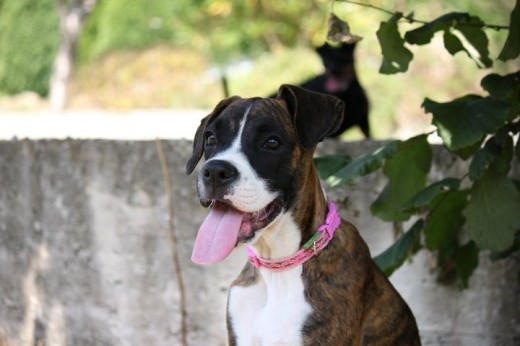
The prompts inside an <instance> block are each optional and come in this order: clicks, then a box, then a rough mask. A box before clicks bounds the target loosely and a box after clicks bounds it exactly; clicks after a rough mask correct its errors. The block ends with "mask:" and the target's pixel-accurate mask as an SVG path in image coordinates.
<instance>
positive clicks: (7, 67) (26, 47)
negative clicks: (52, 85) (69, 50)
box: [0, 0, 59, 95]
mask: <svg viewBox="0 0 520 346" xmlns="http://www.w3.org/2000/svg"><path fill="white" fill-rule="evenodd" d="M58 43H59V32H58V18H57V12H56V8H55V0H38V1H33V0H3V1H2V2H0V52H1V54H0V91H1V92H4V93H7V94H16V93H19V92H22V91H24V90H33V91H35V92H37V93H38V94H40V95H46V94H47V93H48V88H49V78H50V74H51V70H52V62H53V59H54V55H55V53H56V51H57V48H58Z"/></svg>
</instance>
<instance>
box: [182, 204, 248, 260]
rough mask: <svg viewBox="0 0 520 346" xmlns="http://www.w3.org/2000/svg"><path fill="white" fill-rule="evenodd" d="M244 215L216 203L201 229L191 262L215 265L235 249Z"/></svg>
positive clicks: (225, 205) (227, 206)
mask: <svg viewBox="0 0 520 346" xmlns="http://www.w3.org/2000/svg"><path fill="white" fill-rule="evenodd" d="M243 216H244V214H243V213H242V212H240V211H238V210H237V209H235V208H233V207H231V206H229V205H227V204H224V203H219V202H215V203H213V206H212V208H211V210H210V212H209V214H208V216H206V219H205V220H204V222H203V223H202V225H201V226H200V228H199V233H198V234H197V239H195V245H194V246H193V253H192V254H191V260H192V261H193V262H195V263H197V264H215V263H218V262H220V261H222V260H223V259H225V258H226V257H227V256H229V254H230V253H231V251H233V249H234V248H235V245H236V243H237V239H238V233H239V231H240V224H241V223H242V218H243Z"/></svg>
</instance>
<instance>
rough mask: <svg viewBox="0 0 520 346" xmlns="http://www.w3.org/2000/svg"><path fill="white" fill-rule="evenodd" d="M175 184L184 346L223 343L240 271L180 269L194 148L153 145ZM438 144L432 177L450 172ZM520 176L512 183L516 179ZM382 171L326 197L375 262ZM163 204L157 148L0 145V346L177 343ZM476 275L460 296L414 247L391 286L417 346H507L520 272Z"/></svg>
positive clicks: (519, 318)
mask: <svg viewBox="0 0 520 346" xmlns="http://www.w3.org/2000/svg"><path fill="white" fill-rule="evenodd" d="M377 145H378V143H374V142H360V143H349V144H345V143H336V142H327V143H324V145H323V146H322V148H321V152H322V153H332V152H344V153H348V154H351V155H359V154H360V153H363V152H366V151H368V150H370V149H372V148H374V147H376V146H377ZM163 146H164V151H165V154H166V158H167V161H168V167H169V170H170V173H171V177H170V178H171V179H170V181H171V184H172V185H173V187H174V199H173V211H174V223H173V224H174V228H175V232H176V235H177V242H178V246H177V248H178V253H179V257H180V260H181V268H182V275H183V279H184V283H185V287H186V301H187V310H188V311H187V317H188V329H189V335H188V342H189V345H191V346H193V345H225V344H226V336H225V304H226V292H227V287H228V286H229V284H230V282H231V281H232V279H233V278H234V277H235V276H236V275H237V274H238V272H239V270H240V269H241V267H242V266H243V264H244V261H245V256H244V253H243V252H242V251H236V252H235V253H234V254H232V256H231V257H230V258H228V259H227V260H226V261H224V262H223V263H221V264H218V265H216V266H212V267H202V266H197V265H194V264H192V263H191V262H190V260H189V258H190V254H191V248H192V244H193V241H194V238H195V234H196V231H197V229H198V225H200V223H201V221H202V219H203V218H204V216H205V215H206V210H205V209H203V208H202V207H200V206H199V204H198V202H197V198H196V192H195V188H194V177H193V176H191V177H188V176H186V175H185V174H184V165H185V162H186V160H187V158H188V156H189V155H190V152H191V143H190V142H188V141H184V140H178V141H177V140H176V141H163ZM465 164H467V163H463V162H460V161H458V160H456V159H455V158H453V157H452V156H451V155H449V154H448V153H446V152H444V151H442V150H440V148H438V149H437V150H436V151H435V166H434V169H433V171H432V176H431V178H432V179H433V178H439V177H441V176H446V175H451V174H455V175H456V176H461V175H462V174H458V173H457V172H461V171H462V170H463V169H464V168H465V167H464V165H465ZM517 168H518V167H516V168H515V169H516V173H515V174H516V175H517V176H518V169H517ZM383 184H384V178H383V177H382V176H381V175H380V174H373V175H370V176H368V177H366V178H365V179H363V180H362V181H361V182H360V183H359V184H358V185H356V187H348V188H345V189H342V190H334V191H331V192H330V194H331V195H332V197H333V198H334V199H336V200H338V201H341V202H342V205H343V210H342V215H343V216H344V217H345V218H347V219H349V220H350V221H351V222H352V223H354V224H355V225H356V226H358V228H359V229H360V231H361V233H362V235H363V236H364V238H365V239H366V240H367V242H368V244H369V246H370V248H371V251H372V253H373V254H377V253H379V252H380V251H382V250H383V249H384V248H385V247H387V246H388V245H389V244H390V243H391V242H392V240H393V239H392V231H391V228H390V225H388V224H385V223H382V222H380V221H378V220H376V219H373V218H372V217H371V216H370V213H369V212H368V206H369V204H370V203H371V201H372V200H373V199H374V198H375V196H376V194H377V191H379V190H380V189H381V187H382V186H383ZM168 232H169V212H168V196H167V193H166V190H165V179H164V177H163V174H162V171H161V165H160V161H159V157H158V152H157V149H156V143H155V142H154V141H101V140H62V141H61V140H60V141H58V140H38V141H29V140H23V141H16V140H14V141H4V142H0V345H1V346H5V345H9V346H29V345H56V346H59V345H118V346H119V345H154V346H155V345H158V346H160V345H178V344H180V313H179V290H178V286H177V282H178V281H177V278H176V273H175V270H174V269H173V265H172V243H171V242H170V240H169V235H168ZM480 260H481V265H480V266H479V268H478V270H477V271H476V272H475V273H474V275H473V276H472V278H471V280H470V289H468V290H464V291H460V290H459V289H458V288H456V287H451V286H441V285H439V284H437V283H436V281H435V277H434V275H433V274H432V273H431V271H432V270H431V269H432V263H433V262H432V260H431V255H429V254H428V253H427V252H426V251H421V252H420V253H419V254H418V255H417V256H416V257H414V259H413V261H412V262H409V263H407V264H406V265H404V266H403V267H402V268H401V269H399V270H398V271H397V272H396V273H395V274H394V275H393V276H392V278H391V280H392V282H393V283H394V285H395V286H396V287H397V289H398V290H399V291H400V292H401V294H402V295H403V297H404V298H405V299H406V300H407V301H408V302H409V305H410V306H411V308H412V310H413V311H414V313H415V315H416V318H417V321H418V323H419V327H420V330H421V334H422V338H423V343H424V344H425V345H518V344H519V343H520V304H519V301H520V299H519V298H520V285H519V282H518V279H517V274H518V269H519V265H518V262H515V261H514V260H508V261H501V262H496V263H490V261H489V260H488V258H487V255H485V254H483V255H482V256H481V259H480Z"/></svg>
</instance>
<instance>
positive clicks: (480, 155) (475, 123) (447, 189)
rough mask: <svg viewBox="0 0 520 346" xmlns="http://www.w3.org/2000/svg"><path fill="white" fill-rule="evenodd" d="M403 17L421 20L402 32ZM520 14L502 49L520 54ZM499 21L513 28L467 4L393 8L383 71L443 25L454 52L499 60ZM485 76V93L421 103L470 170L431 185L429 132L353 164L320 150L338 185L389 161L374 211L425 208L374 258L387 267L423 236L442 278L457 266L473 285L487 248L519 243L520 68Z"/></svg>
mask: <svg viewBox="0 0 520 346" xmlns="http://www.w3.org/2000/svg"><path fill="white" fill-rule="evenodd" d="M347 2H348V1H347ZM370 7H374V6H370ZM384 12H387V13H388V12H389V11H384ZM403 21H404V22H408V23H409V24H412V25H415V27H414V28H412V29H411V30H408V31H407V32H406V33H405V34H404V35H401V33H400V31H399V26H400V25H401V23H403ZM519 22H520V0H517V2H516V5H515V7H514V9H513V11H512V13H511V17H510V23H509V27H508V28H509V32H508V36H507V39H506V41H505V43H504V45H503V47H502V50H501V53H500V54H499V55H498V59H500V60H510V59H516V58H518V56H519V55H520V48H519V47H520V37H519V32H520V29H519V25H520V23H519ZM490 27H493V28H494V29H507V28H502V27H498V26H488V25H487V24H485V23H484V22H483V21H482V20H481V19H480V18H478V17H477V16H472V15H470V14H468V13H459V12H453V13H447V14H445V15H442V16H440V17H439V18H437V19H434V20H432V21H430V22H423V21H418V20H416V19H415V18H414V17H413V15H407V16H405V15H403V14H402V13H399V12H397V13H392V14H391V17H390V19H389V20H388V21H386V22H383V23H381V25H380V27H379V30H378V31H377V37H378V40H379V42H380V45H381V50H382V54H383V62H382V64H381V68H380V72H381V73H385V74H391V73H398V72H405V71H407V69H408V66H409V64H410V62H411V61H412V59H413V53H412V52H411V50H410V49H408V48H407V45H425V44H428V43H430V42H431V40H432V38H433V36H434V35H435V34H437V33H440V34H442V35H443V39H444V46H445V48H446V50H447V51H448V52H449V53H450V54H452V55H455V54H457V53H458V52H464V53H465V54H466V55H467V56H468V58H469V59H471V60H473V61H474V62H475V63H476V64H477V66H478V67H480V68H490V67H491V66H492V65H493V59H492V58H491V57H490V56H491V54H490V52H489V40H488V38H487V35H486V31H485V30H486V29H489V28H490ZM481 86H482V88H483V89H484V91H485V92H486V94H485V95H474V94H468V95H465V96H461V97H458V98H456V99H455V100H452V101H449V102H437V101H433V100H431V99H428V98H426V99H425V100H424V102H423V105H422V106H423V108H424V109H425V111H426V112H427V113H431V114H432V116H433V118H432V125H433V126H435V128H436V132H437V134H438V135H439V136H440V137H441V139H442V141H443V145H444V147H445V148H446V149H447V150H449V151H451V152H453V153H454V154H456V155H458V156H459V157H460V158H461V159H463V160H470V165H469V168H468V172H467V173H466V174H465V175H463V176H460V177H447V178H445V179H443V180H441V181H437V182H432V183H430V184H429V185H428V186H426V178H427V174H428V172H429V171H430V168H431V160H432V149H431V146H430V144H428V142H427V140H426V138H427V134H424V135H419V136H416V137H413V138H411V139H409V140H407V141H402V142H401V141H399V142H390V143H389V144H386V145H385V146H383V147H382V148H380V149H378V150H376V151H374V152H373V153H369V154H365V155H363V156H361V157H358V158H355V159H353V160H352V161H351V162H349V163H347V164H345V165H338V164H337V162H334V160H331V161H330V165H327V164H324V163H327V162H329V161H327V160H325V159H324V158H321V163H322V164H321V165H319V166H318V169H320V171H321V175H322V177H324V178H326V179H327V181H328V182H329V183H330V184H331V185H332V186H340V185H343V184H350V183H352V182H354V181H355V179H356V178H358V177H360V176H363V175H366V174H369V173H371V172H373V171H375V170H377V169H379V168H381V167H382V169H383V173H384V174H385V175H386V176H387V177H388V183H387V185H386V186H385V187H384V189H383V190H382V192H381V194H380V195H379V196H378V197H377V198H376V200H375V201H374V203H373V204H372V207H371V211H372V214H373V215H375V216H377V217H379V218H381V219H383V220H385V221H389V222H402V221H406V220H408V219H410V218H411V217H414V218H416V219H417V218H418V220H417V221H416V222H415V223H414V225H413V226H412V228H411V229H410V230H409V231H408V232H406V233H404V234H403V235H402V236H401V237H400V238H399V239H398V240H397V241H396V242H395V243H394V244H393V245H392V246H391V247H390V248H389V249H387V250H386V251H384V252H383V253H382V254H380V255H379V256H377V257H376V258H375V260H376V263H377V264H378V265H379V266H380V267H381V268H382V269H383V270H384V271H385V273H387V275H389V274H391V272H393V271H394V270H395V269H396V268H397V267H399V266H400V265H401V264H402V263H403V262H404V261H405V259H406V258H407V257H408V256H410V255H411V254H413V253H414V252H415V251H417V248H418V247H419V246H422V247H426V248H427V249H429V250H432V251H435V252H436V253H437V259H438V265H439V269H440V270H439V278H440V279H441V280H442V279H446V278H449V277H452V276H453V275H455V276H456V277H457V278H458V279H459V283H460V285H461V287H467V286H468V281H469V278H470V276H471V273H472V272H473V271H474V269H475V268H476V267H477V266H478V258H479V252H480V251H483V250H487V251H489V252H491V257H492V258H494V259H497V258H503V257H505V256H508V255H511V254H512V253H513V252H515V251H517V250H518V249H519V246H518V239H519V237H520V212H519V211H520V190H519V187H518V184H516V185H515V182H514V181H512V180H511V178H510V177H509V173H510V170H511V164H512V161H513V160H514V158H515V157H516V160H517V161H518V158H519V157H520V144H519V142H520V141H519V140H518V139H517V143H516V145H514V140H513V138H514V137H515V136H517V137H518V133H519V132H520V71H512V72H509V73H507V74H505V75H501V74H498V73H494V72H492V73H489V74H488V75H487V76H485V77H484V78H483V79H482V81H481ZM515 153H516V156H515ZM463 239H469V241H467V240H466V241H465V242H464V241H463Z"/></svg>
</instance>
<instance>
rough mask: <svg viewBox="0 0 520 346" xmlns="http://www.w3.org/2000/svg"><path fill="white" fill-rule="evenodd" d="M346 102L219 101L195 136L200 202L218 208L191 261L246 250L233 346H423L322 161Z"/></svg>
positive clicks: (294, 97)
mask: <svg viewBox="0 0 520 346" xmlns="http://www.w3.org/2000/svg"><path fill="white" fill-rule="evenodd" d="M343 108H344V105H343V102H341V101H340V100H339V99H337V98H335V97H332V96H328V95H323V94H318V93H314V92H310V91H307V90H304V89H302V88H299V87H295V86H290V85H282V86H281V87H280V90H279V93H278V97H277V98H276V99H263V98H249V99H242V98H240V97H237V96H235V97H231V98H228V99H225V100H223V101H221V102H220V103H219V104H218V105H217V106H216V108H215V109H214V110H213V112H212V113H211V114H209V115H208V116H207V117H205V118H204V119H203V120H202V121H201V124H200V126H199V128H198V129H197V131H196V134H195V139H194V142H193V155H192V156H191V158H190V159H189V161H188V163H187V165H186V171H187V173H188V174H190V173H191V172H192V171H193V170H194V168H195V166H196V165H197V162H198V161H199V160H200V158H201V157H202V155H204V156H205V159H206V161H205V163H204V165H203V166H202V167H201V170H200V173H199V175H198V179H197V190H198V195H199V199H200V202H201V204H202V205H203V206H205V207H209V208H210V211H209V214H208V216H207V217H206V219H205V220H204V222H203V224H202V225H201V227H200V229H199V232H198V234H197V239H196V240H195V245H194V248H193V253H192V260H193V261H194V262H195V263H199V264H214V263H217V262H220V261H222V260H223V259H225V258H226V257H227V256H228V255H229V254H230V253H231V252H232V251H233V249H235V247H237V246H238V245H241V244H246V249H247V252H248V255H249V261H248V263H246V265H245V267H244V269H243V270H242V272H241V273H240V275H239V276H238V278H237V279H236V280H235V281H234V282H233V283H232V285H231V288H230V290H229V299H228V306H227V326H228V337H229V344H230V345H289V346H298V345H308V346H318V345H324V346H325V345H327V346H336V345H419V344H420V339H419V334H418V331H417V326H416V322H415V318H414V316H413V315H412V312H411V311H410V309H409V307H408V306H407V305H406V303H405V302H404V300H403V299H402V298H401V297H400V296H399V294H398V293H397V291H396V290H395V289H394V288H393V287H392V285H391V284H390V282H389V281H388V280H387V278H386V277H385V275H384V274H383V273H382V272H381V271H380V270H379V269H378V267H377V266H376V265H375V264H374V262H373V261H372V259H371V256H370V252H369V250H368V247H367V245H366V244H365V242H364V241H363V240H362V238H361V237H360V235H359V233H358V231H357V230H356V228H355V227H354V226H353V225H351V224H350V223H348V222H346V221H343V220H341V219H340V218H339V214H338V212H337V210H336V207H335V206H334V203H332V202H330V201H328V200H327V199H326V197H325V195H324V192H323V189H322V188H321V186H320V181H319V178H318V174H317V172H316V170H315V168H314V165H313V153H314V150H315V149H316V145H317V144H318V142H320V141H321V140H322V139H323V138H324V137H326V136H327V135H328V134H330V133H333V132H334V131H336V129H337V128H338V126H339V125H340V124H341V122H342V120H343Z"/></svg>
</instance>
